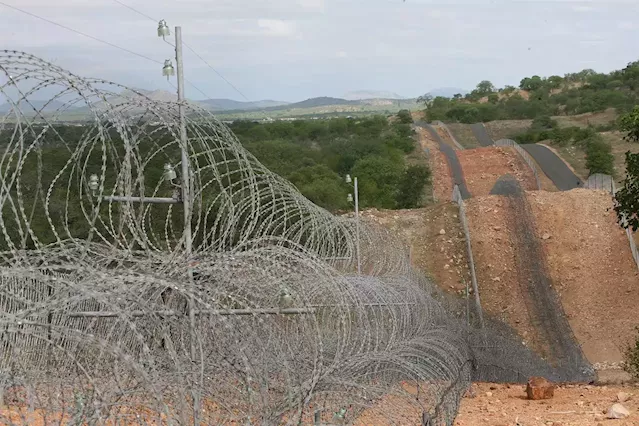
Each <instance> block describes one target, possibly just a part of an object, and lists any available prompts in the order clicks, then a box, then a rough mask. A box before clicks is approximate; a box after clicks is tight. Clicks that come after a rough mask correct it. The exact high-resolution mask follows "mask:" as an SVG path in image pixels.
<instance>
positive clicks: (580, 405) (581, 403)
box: [576, 401, 584, 407]
mask: <svg viewBox="0 0 640 426" xmlns="http://www.w3.org/2000/svg"><path fill="white" fill-rule="evenodd" d="M576 405H577V406H578V407H582V406H583V405H584V401H578V402H576Z"/></svg>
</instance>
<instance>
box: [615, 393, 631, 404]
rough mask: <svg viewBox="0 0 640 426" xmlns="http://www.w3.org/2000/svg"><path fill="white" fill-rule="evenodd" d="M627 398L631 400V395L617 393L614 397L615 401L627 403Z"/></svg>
mask: <svg viewBox="0 0 640 426" xmlns="http://www.w3.org/2000/svg"><path fill="white" fill-rule="evenodd" d="M629 398H631V395H629V394H628V393H626V392H618V394H617V395H616V401H618V402H627V401H628V400H629Z"/></svg>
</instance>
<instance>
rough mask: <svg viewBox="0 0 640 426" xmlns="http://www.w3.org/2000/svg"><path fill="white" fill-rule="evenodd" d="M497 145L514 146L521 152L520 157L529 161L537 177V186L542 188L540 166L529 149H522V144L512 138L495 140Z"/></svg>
mask: <svg viewBox="0 0 640 426" xmlns="http://www.w3.org/2000/svg"><path fill="white" fill-rule="evenodd" d="M495 145H496V146H508V147H511V148H514V149H515V150H516V151H517V152H518V154H520V157H522V159H523V160H524V161H525V163H527V165H528V166H529V168H530V169H531V172H532V173H533V177H534V178H535V179H536V188H538V189H540V178H539V177H538V168H537V165H536V162H535V160H534V159H533V158H531V155H529V153H528V152H527V151H525V150H524V149H522V147H521V146H520V144H518V143H517V142H516V141H513V140H511V139H500V140H497V141H495Z"/></svg>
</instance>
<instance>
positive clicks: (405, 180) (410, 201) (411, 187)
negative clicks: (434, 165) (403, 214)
mask: <svg viewBox="0 0 640 426" xmlns="http://www.w3.org/2000/svg"><path fill="white" fill-rule="evenodd" d="M430 181H431V170H430V169H429V168H428V167H425V166H421V165H413V166H409V167H408V168H407V169H406V170H405V171H404V174H403V175H402V178H401V179H400V183H399V185H398V195H397V197H396V202H397V206H398V208H401V209H412V208H416V207H419V205H420V199H421V197H422V193H423V189H424V186H425V185H426V184H428V183H429V182H430Z"/></svg>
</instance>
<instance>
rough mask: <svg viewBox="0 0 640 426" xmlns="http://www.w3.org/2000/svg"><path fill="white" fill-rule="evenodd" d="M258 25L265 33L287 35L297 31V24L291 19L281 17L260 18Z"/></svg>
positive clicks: (279, 35)
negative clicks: (286, 19) (285, 19)
mask: <svg viewBox="0 0 640 426" xmlns="http://www.w3.org/2000/svg"><path fill="white" fill-rule="evenodd" d="M258 26H259V27H260V28H262V29H264V30H265V31H264V32H263V34H264V35H268V36H278V37H287V36H292V35H294V34H295V33H296V25H295V23H294V22H291V21H283V20H281V19H258Z"/></svg>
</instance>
